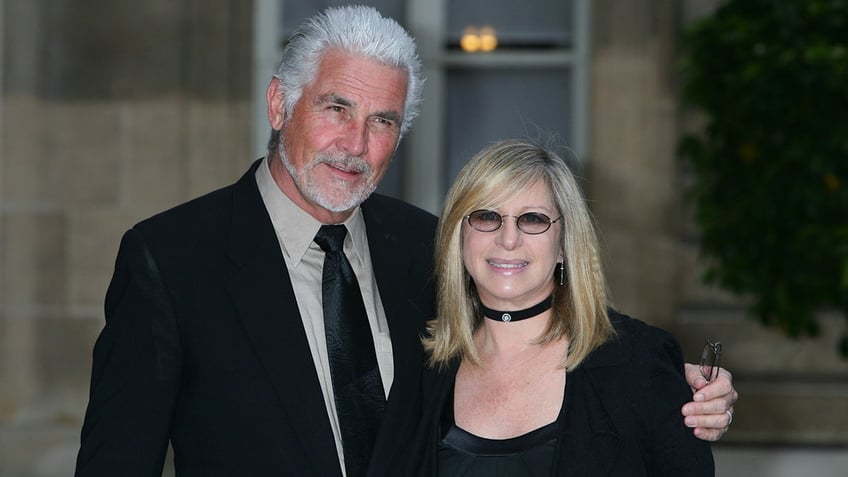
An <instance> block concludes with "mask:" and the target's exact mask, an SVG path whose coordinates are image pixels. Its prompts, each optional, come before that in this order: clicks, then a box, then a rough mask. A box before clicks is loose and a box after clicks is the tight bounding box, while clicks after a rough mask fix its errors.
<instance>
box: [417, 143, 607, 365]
mask: <svg viewBox="0 0 848 477" xmlns="http://www.w3.org/2000/svg"><path fill="white" fill-rule="evenodd" d="M538 181H542V182H543V183H544V184H545V185H546V186H547V189H548V193H549V194H550V198H551V200H552V202H553V204H554V205H555V207H556V209H557V211H558V213H559V214H560V215H562V219H560V221H558V222H557V224H559V229H558V230H560V231H561V232H560V242H561V243H560V250H561V251H562V256H563V257H564V266H565V271H566V274H567V275H566V281H565V284H564V285H563V286H559V287H555V290H554V296H553V306H552V309H553V320H551V322H550V324H549V326H548V328H547V330H545V332H544V333H543V334H542V335H541V336H539V338H538V342H539V343H545V342H550V341H553V340H556V339H558V338H561V337H564V336H565V337H568V339H569V352H568V355H567V356H566V357H564V359H563V363H562V365H563V367H564V368H565V369H566V370H571V369H574V368H575V367H576V366H577V365H579V364H580V362H581V361H583V359H584V358H585V357H586V356H587V355H588V354H589V353H590V352H591V351H592V350H594V349H595V348H597V347H598V346H600V345H601V344H602V343H604V342H605V341H607V340H608V339H609V338H610V337H612V336H613V335H614V330H613V327H612V324H611V323H610V320H609V317H608V315H607V306H608V303H607V287H606V281H605V279H604V274H603V271H602V269H601V260H600V256H599V250H598V248H599V244H598V239H597V235H596V233H595V227H594V223H593V221H592V217H591V215H590V213H589V210H588V208H587V206H586V202H585V200H584V199H583V194H582V193H581V192H580V187H579V185H578V183H577V180H576V179H575V178H574V175H573V174H572V173H571V171H570V170H569V168H568V166H567V165H566V164H565V161H563V160H562V159H561V158H560V157H559V156H558V155H556V154H555V153H554V152H552V151H549V150H547V149H545V148H543V147H541V146H539V145H536V144H534V143H531V142H528V141H522V140H504V141H499V142H497V143H495V144H492V145H491V146H489V147H487V148H485V149H483V150H482V151H480V152H479V153H477V154H476V155H475V156H474V157H473V158H472V159H471V160H470V161H469V162H468V164H466V165H465V167H463V169H462V170H461V171H460V173H459V175H458V176H457V178H456V181H455V182H454V183H453V186H451V189H450V191H448V194H447V197H446V199H445V204H444V207H443V210H442V214H441V219H440V220H439V225H438V228H437V231H436V269H435V272H436V276H437V279H438V280H437V306H438V311H437V314H436V319H434V320H432V321H430V322H429V323H428V327H427V331H428V336H426V337H425V338H424V339H423V340H422V341H423V343H424V347H425V349H426V350H427V351H428V352H429V354H430V358H429V361H430V365H431V366H434V367H439V366H444V365H446V364H447V363H448V362H450V361H451V360H453V359H456V358H467V359H470V360H471V361H473V362H474V363H477V364H481V361H480V357H479V355H478V354H477V350H476V348H475V346H474V341H473V334H474V331H475V330H476V329H477V327H478V326H479V325H480V323H481V320H482V316H483V313H482V309H481V303H480V298H479V295H478V294H477V290H476V288H475V286H474V283H473V281H472V279H471V276H470V275H469V274H468V272H467V271H466V270H465V266H464V265H463V260H462V223H463V221H464V220H465V216H466V215H468V214H469V213H470V212H472V211H474V210H477V209H482V208H496V207H497V206H498V205H499V204H503V203H504V202H506V201H507V200H508V199H509V198H510V197H513V196H515V195H516V194H518V193H519V192H521V191H523V190H525V189H527V188H529V187H530V186H532V185H533V184H534V183H536V182H538ZM555 225H556V224H555ZM550 232H551V231H548V232H547V233H550ZM551 279H553V276H552V277H551Z"/></svg>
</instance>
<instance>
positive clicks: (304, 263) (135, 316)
mask: <svg viewBox="0 0 848 477" xmlns="http://www.w3.org/2000/svg"><path fill="white" fill-rule="evenodd" d="M421 82H422V81H421V78H420V64H419V61H418V58H417V54H416V51H415V44H414V42H413V40H412V38H410V37H409V35H408V34H406V32H405V31H404V30H403V29H402V28H401V27H400V26H399V25H397V23H395V22H394V21H393V20H390V19H386V18H383V17H381V16H380V14H379V13H377V12H376V11H375V10H373V9H371V8H366V7H343V8H337V9H328V10H326V11H325V12H323V13H322V14H319V15H317V16H316V17H314V18H312V19H311V20H309V21H308V22H307V23H305V24H304V26H303V27H302V28H301V30H300V31H299V32H298V33H297V34H296V35H295V36H294V37H293V38H292V40H291V41H290V43H289V45H288V46H287V47H286V51H285V52H284V53H283V59H282V62H281V65H280V69H279V73H278V75H277V77H275V78H274V79H273V80H272V81H271V84H270V85H269V87H268V91H267V100H268V119H269V122H270V124H271V127H272V130H273V131H274V132H273V133H272V139H271V142H270V144H269V151H268V155H267V156H266V158H263V159H260V160H258V161H256V162H254V164H253V165H252V166H251V167H250V169H249V170H248V172H247V173H246V174H245V175H244V176H243V177H242V178H241V179H240V180H239V181H237V182H236V183H235V184H232V185H230V186H228V187H225V188H223V189H220V190H217V191H215V192H212V193H210V194H208V195H206V196H203V197H201V198H198V199H195V200H193V201H191V202H188V203H186V204H183V205H181V206H178V207H176V208H174V209H172V210H169V211H166V212H163V213H161V214H159V215H156V216H154V217H151V218H150V219H147V220H145V221H143V222H141V223H139V224H137V225H136V226H134V227H133V228H132V229H131V230H129V231H128V232H127V233H126V234H125V235H124V238H123V239H122V241H121V247H120V250H119V252H118V258H117V261H116V266H115V274H114V276H113V278H112V282H111V283H110V285H109V290H108V292H107V295H106V305H105V310H106V326H105V327H104V329H103V332H102V333H101V335H100V337H99V338H98V340H97V344H96V345H95V349H94V366H93V371H92V383H91V396H90V402H89V406H88V409H87V411H86V417H85V422H84V424H83V429H82V445H81V449H80V452H79V456H78V460H77V469H76V474H77V475H78V476H88V475H122V476H132V475H161V472H162V467H163V462H164V458H165V454H166V451H167V447H168V443H169V441H170V443H171V445H172V446H173V449H174V465H175V468H176V472H177V475H179V476H183V475H203V476H213V475H251V476H259V475H286V476H288V475H292V476H295V475H297V476H303V475H316V476H334V475H335V476H339V475H347V476H350V477H352V476H354V475H362V474H363V473H364V472H365V468H366V467H367V461H368V459H367V457H366V458H365V461H364V462H361V461H358V460H356V458H355V457H351V455H350V454H351V453H349V452H348V445H349V441H348V440H347V438H346V437H344V434H345V431H344V429H343V427H344V426H343V425H342V423H341V422H342V420H343V419H342V418H341V417H342V416H340V414H345V416H343V417H344V419H347V416H346V413H340V412H339V410H338V409H337V405H336V400H335V399H336V397H337V396H336V394H338V390H337V389H334V388H335V387H336V386H335V385H334V377H333V370H332V369H331V367H332V366H331V364H330V363H331V361H332V360H333V357H332V356H331V355H332V354H333V353H332V352H330V351H329V350H328V348H329V347H328V344H327V339H326V338H325V322H324V319H325V318H324V312H325V311H327V310H324V309H323V307H322V301H323V300H324V297H323V296H322V268H323V266H324V262H325V260H324V257H325V252H324V251H323V245H319V244H317V243H316V242H315V241H314V240H316V241H317V240H318V238H317V237H316V235H319V236H320V234H321V232H320V231H323V230H324V227H322V225H324V224H343V225H344V227H345V232H346V237H347V238H345V239H344V249H343V252H344V255H345V256H346V257H347V259H348V260H349V262H350V267H351V268H352V269H353V272H354V273H355V275H356V280H357V281H358V284H359V288H360V294H361V298H362V301H363V302H364V308H365V312H366V314H367V321H368V322H369V323H368V324H369V326H370V329H371V335H372V336H371V337H372V338H373V342H374V344H373V348H375V350H376V351H375V352H373V351H372V354H375V355H376V361H377V365H378V368H379V370H378V371H379V380H380V381H381V385H382V391H381V392H383V393H384V394H383V395H382V396H381V397H380V400H384V398H385V396H386V395H389V391H391V394H390V396H391V398H390V399H388V401H387V402H386V403H385V409H384V410H380V411H379V412H380V413H381V414H382V420H381V425H380V427H379V432H377V431H375V432H373V433H372V432H363V433H362V435H361V436H359V437H360V438H361V440H362V441H367V442H368V445H369V446H373V454H370V455H372V456H373V458H374V459H375V460H379V458H380V456H381V455H382V454H383V453H391V452H392V449H393V442H392V441H393V436H394V435H396V433H398V432H401V429H400V427H401V426H403V425H405V424H403V423H405V422H406V423H408V422H409V421H408V419H410V417H409V416H408V412H407V411H408V410H407V408H406V407H405V402H406V400H407V397H405V396H404V393H406V394H407V395H411V394H409V393H414V390H415V389H416V383H417V379H418V375H419V370H420V368H421V366H422V356H423V354H422V351H421V347H420V342H419V333H420V332H421V330H422V329H423V325H424V322H425V320H426V319H428V318H430V317H432V316H434V315H435V313H434V309H433V306H434V304H433V296H434V290H433V287H432V283H431V273H432V263H431V262H432V251H433V250H432V239H433V235H434V228H435V224H436V218H435V217H433V216H432V215H431V214H428V213H426V212H424V211H422V210H420V209H417V208H415V207H412V206H411V205H408V204H405V203H403V202H401V201H398V200H395V199H391V198H387V197H383V196H380V195H377V194H375V195H371V193H372V192H373V190H374V188H375V187H376V186H377V184H378V183H379V181H380V179H381V178H382V177H383V175H384V173H385V172H386V169H387V168H388V167H389V163H390V161H391V158H392V156H393V154H394V152H395V150H396V149H397V146H398V143H399V141H400V139H401V137H402V136H403V135H404V133H405V132H406V131H407V130H408V128H409V126H410V123H411V120H412V118H413V117H414V116H415V113H416V110H417V107H418V104H419V102H420V97H421ZM366 199H367V200H366ZM326 256H327V257H329V256H330V252H326ZM329 326H330V325H329V324H328V325H327V327H329ZM692 370H693V371H694V372H693V374H692V377H691V378H689V379H688V380H689V382H690V383H692V384H693V385H694V386H696V387H699V388H700V387H702V386H703V384H705V383H704V382H703V381H704V380H703V378H699V379H700V381H701V382H695V378H694V374H697V371H696V370H695V368H692ZM698 393H699V394H700V395H701V398H700V400H702V401H705V402H698V403H689V404H687V406H690V407H691V408H692V409H691V414H693V416H695V417H693V418H694V419H698V420H699V422H697V423H694V425H693V426H692V427H699V428H701V429H700V431H701V432H705V433H706V434H704V435H703V436H702V437H704V438H707V439H717V438H718V437H719V436H720V435H721V434H722V433H723V432H724V431H725V430H726V426H727V422H726V421H727V418H728V415H725V414H724V412H725V410H727V409H728V408H729V407H730V406H731V405H732V403H733V401H735V391H734V390H733V389H732V386H731V385H730V377H729V374H727V373H726V372H725V375H723V376H722V377H721V378H719V380H717V381H716V382H714V383H712V384H710V385H709V386H708V387H706V388H703V389H702V390H701V391H698ZM696 396H697V395H696ZM696 400H698V399H697V398H696ZM381 406H382V404H381ZM687 419H689V418H688V417H687ZM374 434H376V435H374ZM369 449H370V447H369ZM368 452H369V453H370V451H368ZM346 457H347V458H346Z"/></svg>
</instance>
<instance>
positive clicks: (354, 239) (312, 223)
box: [256, 156, 368, 266]
mask: <svg viewBox="0 0 848 477" xmlns="http://www.w3.org/2000/svg"><path fill="white" fill-rule="evenodd" d="M270 160H272V159H271V157H270V156H269V157H266V159H265V160H264V161H263V162H262V164H260V166H259V167H258V168H257V169H256V185H257V186H258V187H259V193H260V195H261V196H262V200H263V202H265V208H266V209H268V214H269V215H270V216H271V223H272V224H273V226H274V231H275V232H276V233H277V239H278V240H279V242H280V247H281V248H282V251H283V253H284V254H285V255H286V258H287V259H288V261H289V262H290V263H291V264H292V265H293V266H297V264H299V263H300V261H301V260H302V259H303V256H304V255H305V254H306V252H307V250H309V247H310V246H311V245H313V243H314V242H313V240H314V239H315V235H316V234H317V233H318V229H319V228H321V225H323V224H322V223H321V222H319V221H318V220H316V219H315V217H312V216H311V215H309V214H308V213H307V212H306V211H304V210H303V209H301V208H300V207H298V206H297V204H295V203H294V202H292V200H291V199H290V198H289V197H288V196H287V195H286V194H284V193H283V191H281V190H280V188H279V186H278V185H277V183H276V182H274V178H273V177H272V176H271V170H270V169H269V166H268V162H269V161H270ZM342 223H343V224H344V225H345V226H346V227H347V231H348V237H350V239H351V242H350V243H351V245H352V246H351V247H345V254H346V255H347V256H348V260H350V261H351V262H352V263H353V262H354V261H355V262H356V263H358V264H360V265H361V264H362V263H363V255H364V254H365V252H366V251H367V250H368V248H367V247H368V236H367V234H366V231H365V219H364V218H363V216H362V209H361V208H360V207H356V208H355V209H354V210H353V213H352V214H351V215H350V217H348V218H347V219H346V220H345V221H344V222H342ZM291 224H297V226H295V227H291V226H289V225H291ZM345 243H348V241H347V240H345ZM317 246H318V245H317V244H316V245H315V247H317ZM351 252H352V253H351Z"/></svg>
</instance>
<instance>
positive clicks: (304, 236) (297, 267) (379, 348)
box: [256, 158, 394, 474]
mask: <svg viewBox="0 0 848 477" xmlns="http://www.w3.org/2000/svg"><path fill="white" fill-rule="evenodd" d="M268 161H269V159H267V158H266V159H265V160H264V161H263V162H262V164H261V165H260V166H259V168H257V169H256V184H257V185H258V186H259V194H260V195H261V196H262V201H263V202H264V203H265V208H266V209H267V210H268V214H269V215H270V216H271V223H272V224H273V225H274V231H275V232H276V233H277V240H278V242H279V243H280V249H281V250H282V252H283V258H284V259H285V261H286V268H287V269H288V272H289V277H290V278H291V282H292V287H293V288H294V293H295V297H297V307H298V309H299V310H300V316H301V318H302V320H303V329H304V331H306V339H307V341H309V349H310V351H311V352H312V361H313V362H314V363H315V370H316V371H317V372H318V381H319V382H320V384H321V390H322V391H323V393H324V405H325V406H326V407H327V415H329V416H330V426H331V427H332V429H333V436H334V437H335V440H336V450H337V451H338V455H339V462H340V463H341V468H342V473H343V474H344V473H345V472H344V469H345V466H344V453H343V451H342V440H341V433H340V431H339V419H338V416H337V414H336V406H335V399H334V396H333V382H332V379H331V377H330V364H329V359H328V356H327V341H326V338H325V335H324V312H323V309H322V307H321V276H322V270H323V266H324V252H323V251H322V250H321V248H320V247H318V244H316V243H315V242H314V241H313V239H314V238H315V234H317V233H318V229H319V228H320V227H321V225H323V224H321V222H319V221H317V220H316V219H315V218H314V217H312V216H311V215H309V214H308V213H306V212H305V211H304V210H303V209H301V208H300V207H298V206H297V205H295V203H294V202H292V201H291V199H289V198H288V197H287V196H286V195H285V194H283V192H282V191H281V190H280V188H279V186H277V184H276V182H274V179H273V177H271V171H270V170H269V169H268ZM343 223H344V225H345V226H346V227H347V230H348V234H347V237H345V242H344V253H345V255H347V259H348V261H350V264H351V267H353V271H354V273H355V274H356V278H357V280H359V288H360V290H361V291H362V299H363V301H364V303H365V311H366V313H367V314H368V322H369V324H370V325H371V334H372V335H373V337H374V346H375V348H376V352H377V365H378V366H379V368H380V376H381V377H382V379H383V388H384V389H385V391H386V395H387V396H388V393H389V389H391V385H392V380H393V378H394V367H393V361H392V343H391V340H390V338H389V327H388V323H387V321H386V314H385V311H384V310H383V302H382V301H381V300H380V292H379V290H378V289H377V282H376V281H375V280H374V271H373V266H372V265H371V253H370V251H369V249H368V237H367V236H366V234H365V220H364V219H363V217H362V211H361V210H360V208H359V207H357V208H356V209H355V210H354V212H353V214H351V216H350V217H349V218H348V219H347V220H345V221H344V222H343ZM294 224H296V225H294ZM295 392H296V390H295Z"/></svg>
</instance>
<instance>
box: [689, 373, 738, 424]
mask: <svg viewBox="0 0 848 477" xmlns="http://www.w3.org/2000/svg"><path fill="white" fill-rule="evenodd" d="M685 368H686V382H688V383H689V387H691V388H692V392H693V393H694V396H693V397H692V402H688V403H686V404H684V405H683V409H682V410H681V412H682V413H683V415H684V416H686V417H685V418H684V420H683V422H684V423H685V424H686V426H687V427H692V428H694V429H695V437H697V438H699V439H703V440H705V441H717V440H719V439H721V436H723V435H724V433H725V432H727V430H728V429H729V427H730V422H731V421H732V420H733V403H735V402H736V400H737V399H738V398H739V394H738V393H737V392H736V390H735V389H733V376H731V374H730V372H729V371H727V370H726V369H722V368H720V369H719V373H718V377H717V378H716V379H715V380H713V382H711V383H709V384H707V380H706V379H704V377H703V376H701V371H700V369H699V367H698V365H695V364H689V363H686V365H685Z"/></svg>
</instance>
